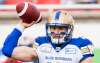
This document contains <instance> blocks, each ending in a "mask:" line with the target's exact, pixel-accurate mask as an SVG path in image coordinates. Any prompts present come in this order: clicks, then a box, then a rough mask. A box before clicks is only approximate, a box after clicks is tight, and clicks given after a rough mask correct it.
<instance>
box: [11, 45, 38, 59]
mask: <svg viewBox="0 0 100 63" xmlns="http://www.w3.org/2000/svg"><path fill="white" fill-rule="evenodd" d="M12 57H13V58H15V59H18V60H21V61H33V60H36V59H37V54H36V52H35V51H34V50H33V48H30V47H27V46H19V47H16V48H15V49H14V51H13V53H12Z"/></svg>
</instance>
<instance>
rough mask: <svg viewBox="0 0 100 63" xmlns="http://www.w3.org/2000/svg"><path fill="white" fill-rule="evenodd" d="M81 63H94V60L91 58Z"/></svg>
mask: <svg viewBox="0 0 100 63" xmlns="http://www.w3.org/2000/svg"><path fill="white" fill-rule="evenodd" d="M81 63H93V58H92V57H89V58H87V59H86V60H83V61H82V62H81Z"/></svg>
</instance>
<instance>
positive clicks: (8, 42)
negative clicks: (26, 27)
mask: <svg viewBox="0 0 100 63" xmlns="http://www.w3.org/2000/svg"><path fill="white" fill-rule="evenodd" d="M21 35H22V33H21V31H20V30H19V29H18V28H17V26H16V27H15V28H14V29H13V31H12V32H11V33H10V34H9V35H8V36H7V38H6V39H5V42H4V45H3V49H2V52H3V54H4V55H6V56H8V57H11V55H12V52H13V49H14V48H15V47H16V46H17V43H18V39H19V37H20V36H21Z"/></svg>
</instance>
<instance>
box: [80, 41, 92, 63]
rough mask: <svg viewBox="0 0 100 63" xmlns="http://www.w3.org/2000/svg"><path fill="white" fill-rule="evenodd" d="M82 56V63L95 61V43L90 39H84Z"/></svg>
mask: <svg viewBox="0 0 100 63" xmlns="http://www.w3.org/2000/svg"><path fill="white" fill-rule="evenodd" d="M80 49H81V52H82V58H81V60H80V63H93V57H94V53H93V44H92V42H91V41H90V40H88V39H84V43H83V44H82V45H81V48H80Z"/></svg>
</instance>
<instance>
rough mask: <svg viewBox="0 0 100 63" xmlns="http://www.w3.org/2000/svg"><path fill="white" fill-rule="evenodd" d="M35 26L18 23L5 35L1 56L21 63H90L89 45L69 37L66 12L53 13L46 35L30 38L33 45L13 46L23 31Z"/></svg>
mask: <svg viewBox="0 0 100 63" xmlns="http://www.w3.org/2000/svg"><path fill="white" fill-rule="evenodd" d="M32 24H33V25H34V24H35V23H34V22H32V23H30V25H29V23H28V24H27V23H25V22H20V24H18V25H17V26H15V28H14V29H13V31H12V32H11V33H10V34H9V35H8V36H7V38H6V39H5V42H4V46H3V49H2V52H3V54H5V55H6V56H8V57H12V58H15V59H18V60H21V61H35V60H38V61H39V63H92V62H93V61H92V60H93V56H94V54H93V50H92V46H93V44H92V42H91V41H90V40H89V39H87V38H82V37H77V38H75V37H73V29H74V19H73V17H72V16H71V15H70V14H69V13H68V12H66V11H59V10H57V11H54V12H52V13H50V15H49V16H48V19H47V22H46V25H45V27H46V28H45V29H46V36H40V37H37V38H34V39H33V44H32V45H31V46H29V45H30V44H27V45H26V44H25V45H17V44H18V40H19V38H20V37H21V36H22V33H23V31H24V30H25V29H26V28H28V27H30V26H31V25H32Z"/></svg>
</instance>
